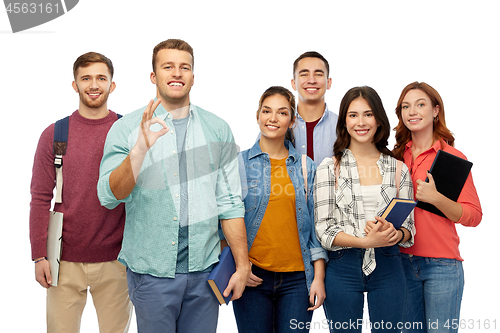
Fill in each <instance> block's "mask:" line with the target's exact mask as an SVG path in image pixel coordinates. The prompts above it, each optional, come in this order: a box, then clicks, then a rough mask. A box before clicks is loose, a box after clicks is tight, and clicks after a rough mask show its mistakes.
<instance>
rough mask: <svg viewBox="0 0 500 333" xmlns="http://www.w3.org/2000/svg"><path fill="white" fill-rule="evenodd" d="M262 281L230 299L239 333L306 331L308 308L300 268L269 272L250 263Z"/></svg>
mask: <svg viewBox="0 0 500 333" xmlns="http://www.w3.org/2000/svg"><path fill="white" fill-rule="evenodd" d="M252 272H253V273H254V274H255V275H256V276H257V277H259V278H261V279H263V280H264V281H263V282H262V284H260V285H259V286H257V287H246V288H245V291H244V292H243V296H241V298H240V299H237V300H235V301H233V310H234V316H235V317H236V324H237V325H238V332H239V333H284V332H309V329H306V327H309V325H310V321H311V318H312V311H307V308H309V307H310V305H309V295H308V294H309V293H308V290H307V285H306V276H305V273H304V272H284V273H280V272H271V271H267V270H264V269H262V268H259V267H257V266H255V265H253V266H252Z"/></svg>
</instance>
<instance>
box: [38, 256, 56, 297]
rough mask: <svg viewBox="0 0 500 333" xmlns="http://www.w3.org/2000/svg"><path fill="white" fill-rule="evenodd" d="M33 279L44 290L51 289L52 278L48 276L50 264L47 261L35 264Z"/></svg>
mask: <svg viewBox="0 0 500 333" xmlns="http://www.w3.org/2000/svg"><path fill="white" fill-rule="evenodd" d="M39 259H41V258H39ZM39 259H36V260H39ZM36 260H35V261H36ZM35 279H36V281H37V282H38V283H40V285H41V286H42V287H44V288H46V289H49V288H50V287H51V286H50V284H51V283H52V276H51V275H50V264H49V261H48V260H46V259H45V260H40V261H39V262H37V263H36V264H35Z"/></svg>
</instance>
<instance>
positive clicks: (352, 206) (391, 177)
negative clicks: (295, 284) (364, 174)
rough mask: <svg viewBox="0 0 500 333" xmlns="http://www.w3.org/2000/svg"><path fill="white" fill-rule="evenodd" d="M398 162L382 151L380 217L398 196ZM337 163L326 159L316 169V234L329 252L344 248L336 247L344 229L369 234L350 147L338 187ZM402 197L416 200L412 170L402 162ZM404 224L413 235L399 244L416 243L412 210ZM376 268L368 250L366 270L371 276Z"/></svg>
mask: <svg viewBox="0 0 500 333" xmlns="http://www.w3.org/2000/svg"><path fill="white" fill-rule="evenodd" d="M396 163H397V160H396V159H395V158H393V157H391V156H388V155H385V154H380V158H379V160H378V161H377V166H378V169H379V171H380V175H381V176H382V185H381V188H380V194H379V195H378V200H377V202H378V203H377V208H376V210H375V212H376V215H377V216H381V215H382V213H383V211H384V209H385V208H386V207H387V205H388V204H389V203H390V201H391V200H392V198H395V197H396V195H397V189H396ZM335 183H336V179H335V165H334V161H333V159H332V158H326V159H324V160H323V162H321V164H320V166H319V167H318V170H317V171H316V179H315V181H314V202H315V206H314V216H315V226H316V234H317V235H318V238H319V240H320V242H321V245H322V246H323V247H324V248H325V249H327V250H330V251H337V250H341V249H343V248H344V247H340V246H333V245H332V243H333V240H334V239H335V237H336V236H337V235H338V233H339V232H344V233H346V234H348V235H351V236H355V237H359V238H362V237H366V235H365V233H364V225H366V220H365V212H364V207H363V197H362V194H361V184H360V180H359V173H358V167H357V164H356V159H355V158H354V155H353V154H352V152H351V151H350V150H349V149H345V150H344V152H343V155H342V158H341V161H340V167H339V176H338V187H337V189H335ZM399 197H400V198H409V199H413V186H412V182H411V178H410V173H409V171H408V168H407V167H406V165H404V164H403V167H402V170H401V181H400V185H399ZM402 227H404V228H406V229H407V230H409V231H410V232H411V234H412V237H411V238H410V240H408V241H407V242H404V243H400V244H399V245H400V246H403V247H409V246H412V244H413V235H415V228H414V222H413V213H411V214H410V215H409V216H408V218H407V219H406V220H405V221H404V223H403V225H402ZM375 267H376V263H375V251H374V250H373V249H367V251H366V252H365V256H364V258H363V272H364V273H365V275H369V274H371V273H372V272H373V270H374V269H375Z"/></svg>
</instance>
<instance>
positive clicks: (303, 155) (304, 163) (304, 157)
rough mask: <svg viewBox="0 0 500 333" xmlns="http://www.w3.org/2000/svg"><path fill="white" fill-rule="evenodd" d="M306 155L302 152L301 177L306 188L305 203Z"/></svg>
mask: <svg viewBox="0 0 500 333" xmlns="http://www.w3.org/2000/svg"><path fill="white" fill-rule="evenodd" d="M306 157H307V155H306V154H302V178H304V187H305V189H306V204H307V158H306Z"/></svg>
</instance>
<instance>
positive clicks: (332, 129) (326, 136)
mask: <svg viewBox="0 0 500 333" xmlns="http://www.w3.org/2000/svg"><path fill="white" fill-rule="evenodd" d="M338 118H339V116H338V115H336V114H335V113H333V112H332V111H330V110H328V106H327V105H325V112H324V113H323V116H322V117H321V118H320V119H319V121H318V123H317V124H316V126H315V127H314V134H313V142H314V162H315V163H316V165H319V164H320V163H321V161H323V160H324V159H325V158H326V157H332V156H333V145H334V144H335V140H336V139H337V134H336V133H337V120H338ZM295 123H296V125H295V127H294V130H293V135H294V137H295V149H297V151H298V153H299V154H307V125H306V122H305V121H304V119H303V118H302V117H301V116H300V114H298V113H297V117H296V121H295Z"/></svg>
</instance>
